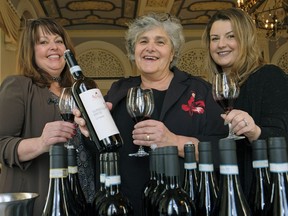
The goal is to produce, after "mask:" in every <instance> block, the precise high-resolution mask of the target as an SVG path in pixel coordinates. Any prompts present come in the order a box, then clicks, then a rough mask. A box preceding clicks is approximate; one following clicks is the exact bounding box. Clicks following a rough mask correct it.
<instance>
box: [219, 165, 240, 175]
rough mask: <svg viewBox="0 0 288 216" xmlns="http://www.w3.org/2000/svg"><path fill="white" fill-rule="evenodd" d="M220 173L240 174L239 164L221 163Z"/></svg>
mask: <svg viewBox="0 0 288 216" xmlns="http://www.w3.org/2000/svg"><path fill="white" fill-rule="evenodd" d="M220 173H221V174H223V175H238V174H239V170H238V166H237V165H225V166H224V165H220Z"/></svg>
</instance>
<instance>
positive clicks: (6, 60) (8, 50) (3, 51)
mask: <svg viewBox="0 0 288 216" xmlns="http://www.w3.org/2000/svg"><path fill="white" fill-rule="evenodd" d="M15 64H16V50H15V46H11V45H10V44H7V43H5V35H4V32H3V31H2V30H1V29H0V83H1V82H2V80H3V79H4V78H5V77H6V76H8V75H10V74H16V71H15Z"/></svg>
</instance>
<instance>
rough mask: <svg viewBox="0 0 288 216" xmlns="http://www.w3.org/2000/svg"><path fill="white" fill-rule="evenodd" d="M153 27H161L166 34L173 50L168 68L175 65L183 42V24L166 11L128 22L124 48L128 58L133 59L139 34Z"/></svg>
mask: <svg viewBox="0 0 288 216" xmlns="http://www.w3.org/2000/svg"><path fill="white" fill-rule="evenodd" d="M155 27H161V28H163V29H164V31H165V32H166V33H167V34H168V36H169V38H170V41H171V44H172V46H173V47H172V50H173V52H174V56H173V60H172V62H171V64H170V68H172V67H173V66H175V65H176V63H177V59H178V57H179V54H180V51H181V48H182V46H183V44H184V42H185V39H184V35H183V26H182V25H181V23H180V20H179V19H177V18H176V17H175V16H172V15H170V14H167V13H150V14H147V15H144V16H141V17H138V18H136V19H135V20H134V21H133V22H132V23H130V24H129V29H128V31H127V33H126V49H127V53H128V58H129V59H130V60H131V61H134V60H135V56H134V54H135V44H136V41H137V39H138V38H139V36H140V35H141V34H143V33H144V32H146V31H149V30H151V29H153V28H155Z"/></svg>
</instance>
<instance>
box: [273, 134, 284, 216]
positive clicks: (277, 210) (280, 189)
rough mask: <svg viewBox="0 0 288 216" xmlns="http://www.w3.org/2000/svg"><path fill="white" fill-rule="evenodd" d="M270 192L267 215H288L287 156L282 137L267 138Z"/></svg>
mask: <svg viewBox="0 0 288 216" xmlns="http://www.w3.org/2000/svg"><path fill="white" fill-rule="evenodd" d="M268 149H269V166H270V174H271V184H272V193H271V198H270V204H269V210H268V215H273V216H287V215H288V156H287V143H286V140H285V138H284V137H271V138H269V140H268Z"/></svg>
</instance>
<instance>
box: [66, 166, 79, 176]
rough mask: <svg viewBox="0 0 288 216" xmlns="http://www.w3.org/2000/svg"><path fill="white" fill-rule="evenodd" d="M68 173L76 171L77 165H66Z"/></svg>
mask: <svg viewBox="0 0 288 216" xmlns="http://www.w3.org/2000/svg"><path fill="white" fill-rule="evenodd" d="M68 173H71V174H75V173H78V167H77V166H68Z"/></svg>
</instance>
